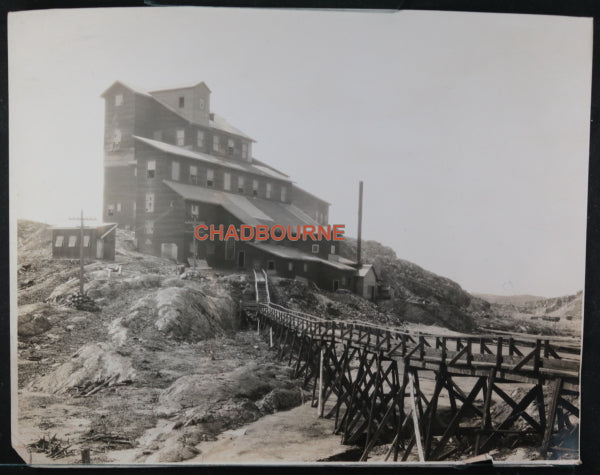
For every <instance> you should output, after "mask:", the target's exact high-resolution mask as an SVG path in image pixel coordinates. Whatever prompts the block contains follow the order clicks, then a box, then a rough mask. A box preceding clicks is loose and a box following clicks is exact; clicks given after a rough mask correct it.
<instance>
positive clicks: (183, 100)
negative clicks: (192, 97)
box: [179, 97, 185, 107]
mask: <svg viewBox="0 0 600 475" xmlns="http://www.w3.org/2000/svg"><path fill="white" fill-rule="evenodd" d="M184 105H185V97H180V98H179V107H183V106H184Z"/></svg>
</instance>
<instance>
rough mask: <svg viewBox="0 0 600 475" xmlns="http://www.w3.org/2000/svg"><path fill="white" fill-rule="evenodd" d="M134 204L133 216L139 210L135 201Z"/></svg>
mask: <svg viewBox="0 0 600 475" xmlns="http://www.w3.org/2000/svg"><path fill="white" fill-rule="evenodd" d="M132 204H133V214H135V210H136V208H137V203H136V202H135V201H133V202H132Z"/></svg>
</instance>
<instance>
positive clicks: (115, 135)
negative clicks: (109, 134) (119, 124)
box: [113, 129, 121, 145]
mask: <svg viewBox="0 0 600 475" xmlns="http://www.w3.org/2000/svg"><path fill="white" fill-rule="evenodd" d="M113 142H114V143H115V145H117V144H120V143H121V129H115V131H114V132H113Z"/></svg>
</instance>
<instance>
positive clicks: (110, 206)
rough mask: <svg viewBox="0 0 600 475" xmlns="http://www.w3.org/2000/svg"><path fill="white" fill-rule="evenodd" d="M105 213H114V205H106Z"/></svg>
mask: <svg viewBox="0 0 600 475" xmlns="http://www.w3.org/2000/svg"><path fill="white" fill-rule="evenodd" d="M106 214H107V215H108V216H112V215H113V214H115V205H108V209H107V211H106Z"/></svg>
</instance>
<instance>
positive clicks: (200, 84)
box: [150, 81, 212, 94]
mask: <svg viewBox="0 0 600 475" xmlns="http://www.w3.org/2000/svg"><path fill="white" fill-rule="evenodd" d="M198 86H204V87H205V88H206V89H208V91H209V92H212V91H211V90H210V88H209V87H208V86H207V85H206V83H205V82H204V81H200V82H199V83H196V84H192V85H191V86H189V85H187V84H184V85H181V86H173V87H169V88H167V89H157V90H155V91H150V94H154V93H156V92H165V91H177V90H178V89H194V88H195V87H198Z"/></svg>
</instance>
